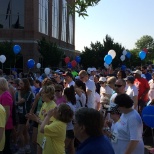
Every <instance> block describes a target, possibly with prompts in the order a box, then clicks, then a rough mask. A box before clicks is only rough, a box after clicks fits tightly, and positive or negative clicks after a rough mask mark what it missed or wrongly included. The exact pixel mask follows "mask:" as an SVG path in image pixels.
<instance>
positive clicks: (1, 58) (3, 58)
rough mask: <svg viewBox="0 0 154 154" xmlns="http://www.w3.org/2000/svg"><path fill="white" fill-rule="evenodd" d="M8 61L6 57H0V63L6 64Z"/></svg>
mask: <svg viewBox="0 0 154 154" xmlns="http://www.w3.org/2000/svg"><path fill="white" fill-rule="evenodd" d="M5 61H6V57H5V56H4V55H1V56H0V62H1V63H4V62H5Z"/></svg>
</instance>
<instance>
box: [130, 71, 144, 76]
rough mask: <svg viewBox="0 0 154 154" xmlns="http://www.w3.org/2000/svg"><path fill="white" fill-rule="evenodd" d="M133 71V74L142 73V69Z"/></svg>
mask: <svg viewBox="0 0 154 154" xmlns="http://www.w3.org/2000/svg"><path fill="white" fill-rule="evenodd" d="M132 73H133V74H139V75H141V74H142V72H141V71H140V70H136V71H133V72H132Z"/></svg>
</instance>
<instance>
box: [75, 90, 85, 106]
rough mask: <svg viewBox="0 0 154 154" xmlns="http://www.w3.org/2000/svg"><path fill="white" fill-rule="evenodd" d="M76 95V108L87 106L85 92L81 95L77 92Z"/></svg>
mask: <svg viewBox="0 0 154 154" xmlns="http://www.w3.org/2000/svg"><path fill="white" fill-rule="evenodd" d="M75 97H76V109H79V108H81V107H85V105H86V95H85V94H84V93H82V94H81V96H79V95H78V94H76V95H75ZM81 105H82V106H81Z"/></svg>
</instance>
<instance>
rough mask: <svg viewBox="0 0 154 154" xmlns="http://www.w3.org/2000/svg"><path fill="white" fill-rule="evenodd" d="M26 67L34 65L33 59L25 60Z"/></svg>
mask: <svg viewBox="0 0 154 154" xmlns="http://www.w3.org/2000/svg"><path fill="white" fill-rule="evenodd" d="M27 66H28V68H33V67H34V66H35V61H34V60H33V59H29V60H28V61H27Z"/></svg>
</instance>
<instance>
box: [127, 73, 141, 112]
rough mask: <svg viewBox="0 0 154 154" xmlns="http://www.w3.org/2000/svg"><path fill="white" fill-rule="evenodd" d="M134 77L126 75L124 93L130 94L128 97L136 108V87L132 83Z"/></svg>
mask: <svg viewBox="0 0 154 154" xmlns="http://www.w3.org/2000/svg"><path fill="white" fill-rule="evenodd" d="M134 81H135V78H134V77H133V76H127V78H126V83H127V89H126V94H127V95H128V96H130V98H131V99H132V100H133V102H134V105H133V107H134V109H136V110H138V89H137V87H136V86H135V85H134Z"/></svg>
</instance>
